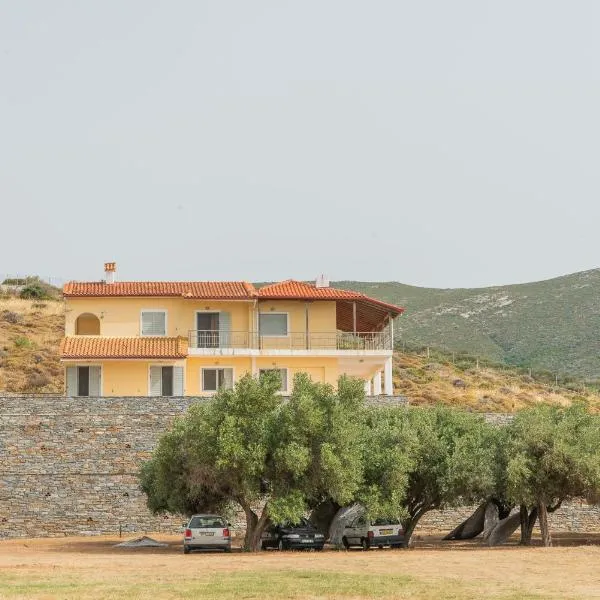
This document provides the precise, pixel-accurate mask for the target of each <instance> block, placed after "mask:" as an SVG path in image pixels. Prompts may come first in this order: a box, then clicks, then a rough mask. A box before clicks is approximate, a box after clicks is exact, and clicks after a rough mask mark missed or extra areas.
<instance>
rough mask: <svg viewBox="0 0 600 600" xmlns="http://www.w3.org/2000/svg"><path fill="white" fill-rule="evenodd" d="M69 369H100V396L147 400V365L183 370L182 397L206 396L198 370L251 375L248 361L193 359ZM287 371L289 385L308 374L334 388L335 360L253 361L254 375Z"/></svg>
mask: <svg viewBox="0 0 600 600" xmlns="http://www.w3.org/2000/svg"><path fill="white" fill-rule="evenodd" d="M68 364H69V365H76V364H78V365H86V364H89V365H92V364H93V365H101V367H102V395H103V396H148V394H149V389H148V385H149V381H148V374H149V368H150V365H173V366H184V367H185V394H186V396H202V395H210V393H203V392H202V384H201V370H202V368H203V367H204V368H233V370H234V381H237V380H238V379H240V378H241V377H242V376H243V375H244V374H246V373H252V359H251V358H249V357H234V356H231V357H214V356H205V357H193V358H188V359H187V360H179V361H146V360H107V361H92V362H89V363H86V362H69V363H68ZM285 368H287V369H288V378H289V382H290V389H289V391H291V387H292V386H291V384H292V381H293V378H294V375H295V374H296V373H300V372H304V373H308V374H309V375H310V377H311V378H312V380H313V381H315V382H319V383H330V384H331V385H333V386H335V385H336V383H337V378H338V363H337V359H336V358H323V357H314V358H311V357H281V358H279V357H263V358H255V374H258V371H259V369H285Z"/></svg>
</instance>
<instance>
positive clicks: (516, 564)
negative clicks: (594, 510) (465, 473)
mask: <svg viewBox="0 0 600 600" xmlns="http://www.w3.org/2000/svg"><path fill="white" fill-rule="evenodd" d="M150 535H152V534H150ZM130 537H132V536H129V538H130ZM152 537H154V538H155V539H157V540H160V541H164V542H168V543H169V546H168V547H166V548H140V549H129V548H127V549H125V548H115V547H114V545H115V544H116V543H118V542H119V541H122V540H119V539H118V538H117V537H104V536H103V537H95V538H90V537H79V538H75V537H71V538H53V539H17V540H4V541H1V542H0V598H2V599H4V598H19V599H21V598H28V599H29V598H33V599H44V600H46V599H51V598H52V599H54V598H60V599H70V598H86V599H87V598H90V599H96V598H152V599H153V600H157V599H163V598H169V599H171V598H263V597H269V598H306V599H315V598H411V599H412V598H414V599H425V598H436V599H441V598H444V599H446V598H448V599H456V600H462V599H476V598H502V599H505V600H508V599H512V600H516V599H522V598H524V599H532V598H537V599H550V598H555V599H581V598H600V534H595V535H593V534H592V535H587V536H582V535H576V534H572V535H567V534H563V535H557V536H556V537H555V542H556V544H557V545H556V546H555V547H553V548H541V547H533V548H520V547H518V546H517V545H516V544H514V545H509V546H506V547H502V548H487V547H483V546H482V545H481V542H480V541H470V542H459V543H454V542H440V541H439V537H436V536H421V537H420V539H419V540H417V543H416V547H415V548H411V549H409V550H389V549H383V550H378V549H374V550H370V551H369V552H363V551H361V550H356V551H337V550H325V551H324V552H321V553H319V552H283V553H280V552H277V551H267V552H262V553H257V554H249V553H242V552H240V551H236V549H234V551H233V552H232V553H231V554H222V553H192V554H190V555H183V553H182V549H181V539H180V538H179V537H173V536H171V537H168V536H164V535H160V534H154V535H152Z"/></svg>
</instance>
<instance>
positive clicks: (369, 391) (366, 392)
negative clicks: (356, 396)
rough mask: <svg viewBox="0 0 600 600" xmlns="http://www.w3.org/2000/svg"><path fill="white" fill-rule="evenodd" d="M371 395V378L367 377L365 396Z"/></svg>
mask: <svg viewBox="0 0 600 600" xmlns="http://www.w3.org/2000/svg"><path fill="white" fill-rule="evenodd" d="M370 395H371V380H370V379H367V380H366V381H365V396H370Z"/></svg>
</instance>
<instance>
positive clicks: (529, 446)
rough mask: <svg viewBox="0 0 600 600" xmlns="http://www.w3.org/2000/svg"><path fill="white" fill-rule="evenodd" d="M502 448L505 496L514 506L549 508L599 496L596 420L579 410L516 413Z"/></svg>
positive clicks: (542, 407) (539, 409) (599, 444)
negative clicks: (574, 499) (567, 500)
mask: <svg viewBox="0 0 600 600" xmlns="http://www.w3.org/2000/svg"><path fill="white" fill-rule="evenodd" d="M505 448H506V491H507V496H508V498H509V500H512V501H513V502H515V503H517V504H523V505H526V506H529V507H535V506H536V505H538V504H539V503H543V504H545V505H546V506H553V505H557V504H560V503H561V502H562V501H564V500H566V499H568V498H573V497H578V496H579V497H588V498H590V499H594V498H597V496H598V495H599V494H600V460H599V456H598V453H599V448H600V419H599V417H598V416H595V415H591V414H590V413H588V412H587V411H586V410H585V409H584V408H583V407H582V406H580V405H574V406H571V407H569V408H561V407H557V406H551V405H540V406H536V407H535V408H532V409H528V410H524V411H522V412H520V413H519V414H517V416H516V417H515V420H514V421H513V423H512V426H511V427H510V428H509V432H508V440H507V444H506V446H505Z"/></svg>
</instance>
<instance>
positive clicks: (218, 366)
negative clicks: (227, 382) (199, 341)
mask: <svg viewBox="0 0 600 600" xmlns="http://www.w3.org/2000/svg"><path fill="white" fill-rule="evenodd" d="M219 369H231V383H232V385H235V367H231V366H229V365H215V366H213V367H200V393H202V394H216V393H217V392H218V391H219V389H220V388H219V387H217V389H216V390H205V389H204V371H218V370H219ZM218 383H219V381H218V379H217V385H218Z"/></svg>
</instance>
